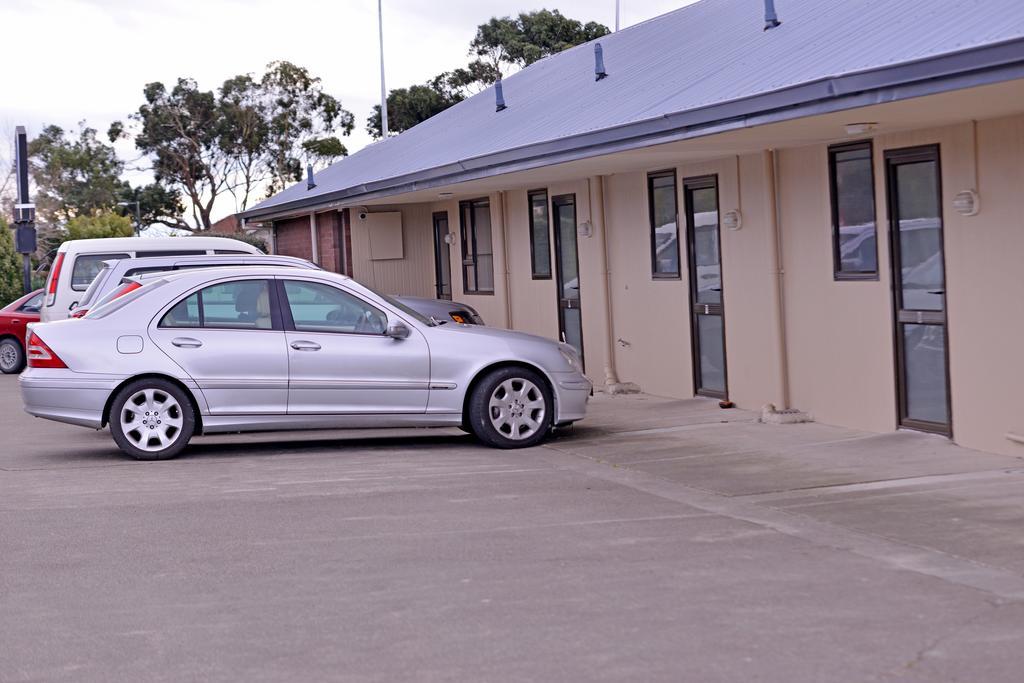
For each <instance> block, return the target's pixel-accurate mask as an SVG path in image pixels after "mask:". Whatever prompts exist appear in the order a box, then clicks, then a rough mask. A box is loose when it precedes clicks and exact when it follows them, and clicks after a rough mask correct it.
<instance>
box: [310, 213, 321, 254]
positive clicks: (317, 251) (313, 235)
mask: <svg viewBox="0 0 1024 683" xmlns="http://www.w3.org/2000/svg"><path fill="white" fill-rule="evenodd" d="M309 241H310V244H311V245H312V247H313V263H315V264H317V265H318V266H319V265H320V240H319V239H318V238H317V234H316V213H315V212H314V213H311V214H309Z"/></svg>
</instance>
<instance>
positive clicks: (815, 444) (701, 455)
mask: <svg viewBox="0 0 1024 683" xmlns="http://www.w3.org/2000/svg"><path fill="white" fill-rule="evenodd" d="M877 436H878V434H859V435H857V436H851V437H847V438H843V439H830V440H827V441H814V442H810V443H803V444H800V445H798V446H783V447H782V448H784V449H785V451H786V452H787V453H791V452H799V451H803V450H807V449H812V448H819V447H821V446H832V445H834V444H840V443H850V442H853V441H861V440H863V439H871V438H874V437H877ZM764 451H765V449H764V448H763V447H760V448H744V449H740V450H738V451H726V452H724V453H717V452H716V453H693V454H691V455H674V456H670V457H667V458H649V459H647V460H633V461H631V462H630V463H629V464H631V465H645V464H649V463H656V462H673V461H675V460H688V459H691V458H706V457H722V456H734V455H750V454H752V453H763V452H764Z"/></svg>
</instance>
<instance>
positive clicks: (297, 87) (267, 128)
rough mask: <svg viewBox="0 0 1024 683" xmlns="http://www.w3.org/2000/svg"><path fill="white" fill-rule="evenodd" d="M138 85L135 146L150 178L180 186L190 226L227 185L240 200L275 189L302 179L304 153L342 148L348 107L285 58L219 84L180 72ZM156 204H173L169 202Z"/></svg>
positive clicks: (313, 156)
mask: <svg viewBox="0 0 1024 683" xmlns="http://www.w3.org/2000/svg"><path fill="white" fill-rule="evenodd" d="M143 93H144V96H145V100H146V101H145V103H144V104H143V105H142V106H141V107H139V110H138V111H137V112H136V113H135V114H133V115H132V117H131V119H132V122H133V123H134V124H135V125H136V126H137V128H138V133H137V135H136V137H135V146H136V147H137V148H138V149H139V150H140V151H141V152H143V153H144V154H145V155H147V156H148V157H149V158H150V159H151V160H152V163H153V173H154V175H155V176H156V178H157V181H158V183H160V184H161V185H165V186H169V187H170V188H173V189H177V190H180V191H181V193H182V194H183V195H184V198H185V199H186V200H187V202H188V205H189V207H190V208H191V211H192V214H193V215H192V223H193V224H194V227H195V228H197V229H206V228H209V227H210V226H211V225H212V220H211V215H212V213H213V206H214V204H215V202H216V201H217V199H218V198H219V197H221V196H222V195H224V194H225V193H230V194H232V195H233V196H234V197H235V204H236V207H240V208H241V209H245V208H246V207H247V206H248V202H249V199H250V197H251V196H252V194H253V192H255V191H256V189H257V188H258V187H260V186H264V185H265V186H266V188H267V193H268V195H270V194H273V193H275V192H277V191H278V190H281V189H282V188H283V187H284V186H285V185H287V184H289V183H291V182H295V181H298V180H301V179H302V174H303V168H304V165H305V163H307V162H308V163H314V164H322V163H324V162H327V161H331V160H333V159H336V158H338V157H340V156H344V155H346V154H347V153H348V150H347V149H345V146H344V144H342V142H341V139H340V137H339V135H341V136H344V135H349V134H350V133H351V132H352V128H353V126H354V117H353V116H352V113H351V112H349V111H347V110H346V109H344V108H343V107H342V106H341V103H340V102H339V101H338V100H337V99H336V98H335V97H333V96H331V95H329V94H327V93H325V92H324V91H323V87H322V84H321V82H320V79H319V78H317V77H314V76H312V75H311V74H310V73H309V71H308V70H307V69H304V68H302V67H299V66H296V65H295V64H292V63H291V62H285V61H281V62H272V63H271V64H269V65H268V66H267V71H266V73H264V74H263V75H262V76H261V77H260V78H256V77H254V76H252V75H251V74H244V75H240V76H235V77H233V78H230V79H228V80H226V81H225V82H224V84H223V85H222V86H221V88H220V89H219V90H218V91H217V92H214V91H204V90H201V89H200V88H199V86H198V84H197V83H196V82H195V81H193V80H191V79H187V78H180V79H178V82H177V84H176V85H175V86H174V87H173V88H171V89H168V88H167V87H166V86H164V84H163V83H150V84H149V85H147V86H146V87H145V89H144V91H143ZM126 133H127V128H126V126H125V125H124V124H123V123H121V122H116V123H115V124H114V125H112V126H111V129H110V131H109V136H110V139H111V140H112V141H113V140H115V139H117V138H118V137H121V136H124V135H126ZM153 196H154V198H155V199H156V198H160V197H157V195H156V193H154V194H153ZM162 199H165V200H169V199H170V198H169V197H166V196H164V197H162ZM155 206H157V207H161V208H163V209H164V210H167V209H169V208H171V204H170V203H168V202H163V203H160V202H158V203H157V204H156V205H155ZM168 224H169V223H168ZM172 227H188V224H186V223H184V221H183V222H182V224H181V225H173V226H172Z"/></svg>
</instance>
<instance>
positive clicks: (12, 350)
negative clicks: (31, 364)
mask: <svg viewBox="0 0 1024 683" xmlns="http://www.w3.org/2000/svg"><path fill="white" fill-rule="evenodd" d="M24 369H25V349H23V348H22V347H21V344H20V343H19V342H18V340H17V339H11V338H10V337H8V338H7V339H4V340H3V341H0V372H2V373H4V374H5V375H16V374H18V373H19V372H21V371H22V370H24Z"/></svg>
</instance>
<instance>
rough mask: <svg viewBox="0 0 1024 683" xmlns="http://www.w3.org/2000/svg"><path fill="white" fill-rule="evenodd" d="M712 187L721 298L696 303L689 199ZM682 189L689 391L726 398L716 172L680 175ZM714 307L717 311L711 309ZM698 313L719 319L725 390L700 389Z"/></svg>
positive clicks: (694, 255)
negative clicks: (687, 313) (712, 301)
mask: <svg viewBox="0 0 1024 683" xmlns="http://www.w3.org/2000/svg"><path fill="white" fill-rule="evenodd" d="M709 188H713V189H714V190H715V211H716V212H717V214H718V227H717V232H718V239H717V240H716V241H715V243H716V244H717V246H718V273H719V278H720V280H721V283H722V287H721V290H720V291H719V294H720V295H721V297H720V298H721V301H720V302H719V303H717V304H699V303H697V291H698V289H697V287H698V283H697V249H696V243H697V234H696V233H697V230H696V225H694V220H693V218H694V217H693V202H692V201H691V190H705V189H709ZM682 190H683V216H684V217H685V220H686V269H687V271H689V275H688V280H689V285H690V291H689V297H688V298H689V300H690V301H689V304H690V356H691V360H692V367H693V393H694V395H695V396H707V397H709V398H717V399H719V400H722V401H728V400H729V361H728V349H729V347H728V341H727V338H726V330H725V269H724V268H723V266H722V220H721V211H722V207H721V204H722V202H721V192H720V191H719V186H718V174H717V173H710V174H707V175H701V176H693V177H691V178H683V180H682ZM698 308H702V309H703V310H704V313H703V314H701V313H698V312H697V311H698ZM716 309H717V313H712V312H711V311H714V310H716ZM700 315H717V316H718V317H719V318H721V320H722V380H723V382H724V384H725V391H715V390H714V389H704V388H702V387H701V386H700V382H701V379H700V378H701V374H700V327H699V326H698V320H697V319H698V317H699V316H700Z"/></svg>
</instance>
